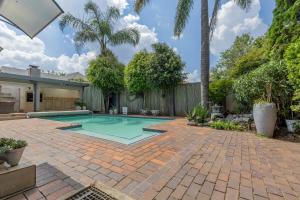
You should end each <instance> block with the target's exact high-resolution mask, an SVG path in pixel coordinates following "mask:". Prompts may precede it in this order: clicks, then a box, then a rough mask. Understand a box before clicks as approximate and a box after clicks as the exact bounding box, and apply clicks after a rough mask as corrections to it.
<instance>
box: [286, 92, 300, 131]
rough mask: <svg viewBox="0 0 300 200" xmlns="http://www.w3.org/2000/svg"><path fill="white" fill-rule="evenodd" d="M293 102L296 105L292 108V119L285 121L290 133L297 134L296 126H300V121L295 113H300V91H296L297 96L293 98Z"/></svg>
mask: <svg viewBox="0 0 300 200" xmlns="http://www.w3.org/2000/svg"><path fill="white" fill-rule="evenodd" d="M293 101H294V103H295V104H294V105H292V106H291V119H286V120H285V123H286V126H287V129H288V132H290V133H295V132H296V128H295V126H296V125H297V124H300V120H299V119H295V118H294V112H295V113H299V112H300V103H299V101H300V91H297V90H296V92H295V95H294V97H293Z"/></svg>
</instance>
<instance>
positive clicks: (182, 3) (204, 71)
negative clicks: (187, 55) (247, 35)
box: [135, 0, 252, 108]
mask: <svg viewBox="0 0 300 200" xmlns="http://www.w3.org/2000/svg"><path fill="white" fill-rule="evenodd" d="M234 1H235V2H236V3H237V4H238V5H239V6H240V7H241V8H243V9H246V8H248V7H249V6H250V3H251V1H252V0H234ZM149 2H150V0H135V11H136V12H137V13H139V12H140V11H141V10H142V8H143V7H144V6H145V5H146V4H148V3H149ZM193 4H194V0H178V4H177V10H176V17H175V27H174V35H175V36H177V37H179V36H180V35H181V33H182V31H183V29H184V28H185V25H186V23H187V21H188V18H189V15H190V12H191V9H192V8H193ZM220 5H221V0H215V3H214V8H213V13H212V16H211V20H210V21H209V15H208V0H201V104H202V105H203V106H204V107H205V108H208V87H209V43H210V38H211V37H212V35H213V30H214V28H215V25H216V22H217V14H218V11H219V8H220Z"/></svg>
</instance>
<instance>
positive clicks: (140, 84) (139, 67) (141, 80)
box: [125, 51, 153, 94]
mask: <svg viewBox="0 0 300 200" xmlns="http://www.w3.org/2000/svg"><path fill="white" fill-rule="evenodd" d="M152 57H153V55H152V54H150V53H148V52H147V51H140V52H138V53H136V54H135V55H134V56H133V58H132V60H131V61H130V62H129V63H128V65H127V67H126V68H125V85H126V86H127V88H128V90H129V91H130V92H131V93H133V94H140V93H143V92H145V91H147V90H149V89H150V88H151V86H150V83H149V80H148V76H147V73H148V70H149V67H150V66H151V59H152Z"/></svg>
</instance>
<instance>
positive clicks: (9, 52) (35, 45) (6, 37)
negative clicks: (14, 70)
mask: <svg viewBox="0 0 300 200" xmlns="http://www.w3.org/2000/svg"><path fill="white" fill-rule="evenodd" d="M58 2H59V4H60V6H61V7H62V8H63V9H64V11H65V12H71V13H72V14H74V15H77V16H82V14H83V5H84V3H85V2H86V1H85V0H80V1H71V0H64V1H63V0H59V1H58ZM97 3H98V4H99V7H100V8H101V9H105V8H106V7H107V6H116V7H118V8H119V9H121V11H122V12H123V11H124V10H125V9H126V8H127V6H128V2H127V0H99V1H97ZM139 20H140V18H139V16H137V15H132V14H128V15H126V16H123V17H122V18H121V19H120V21H119V22H118V24H116V28H119V29H121V28H137V29H138V30H139V31H140V34H141V38H140V43H139V44H138V45H137V46H135V47H133V46H130V45H121V46H118V47H113V48H112V49H113V51H114V52H115V54H116V55H117V56H118V57H119V59H120V61H121V62H124V63H127V62H128V61H129V60H130V59H131V57H132V55H133V54H134V53H135V52H137V51H139V50H142V49H150V47H151V44H152V43H155V42H157V41H158V39H157V34H156V32H155V29H150V28H149V27H147V26H146V25H143V24H140V23H138V21H139ZM50 26H53V24H52V25H50ZM48 30H49V29H48ZM55 34H64V33H61V32H58V33H55ZM73 36H74V34H72V33H68V34H65V35H64V39H63V41H62V42H63V43H64V45H66V44H69V45H72V44H73V43H74V41H73ZM55 42H57V43H59V41H55ZM60 45H61V44H60ZM0 46H2V47H3V48H4V50H3V51H2V52H1V53H0V66H1V65H6V66H13V67H19V68H27V66H28V65H29V64H34V65H38V66H41V68H42V69H43V70H55V71H64V72H68V73H69V72H75V71H79V72H81V73H84V71H85V69H86V67H87V65H88V61H89V60H91V59H93V58H95V57H96V54H97V52H98V50H99V47H98V45H97V44H92V45H88V50H89V51H88V53H84V54H81V55H78V54H73V55H72V56H66V55H60V56H57V57H53V56H49V55H47V54H46V53H45V52H46V51H45V48H47V47H46V45H45V43H44V42H43V41H42V40H40V39H39V38H38V37H36V38H34V39H33V40H31V39H30V38H28V37H27V36H25V35H17V34H16V32H15V31H13V30H11V29H10V28H9V27H8V26H7V25H6V24H4V23H2V22H0Z"/></svg>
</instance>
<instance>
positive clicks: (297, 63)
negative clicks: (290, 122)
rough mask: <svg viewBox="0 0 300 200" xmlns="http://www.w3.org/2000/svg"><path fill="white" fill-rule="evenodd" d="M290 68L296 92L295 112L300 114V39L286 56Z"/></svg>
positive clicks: (290, 77)
mask: <svg viewBox="0 0 300 200" xmlns="http://www.w3.org/2000/svg"><path fill="white" fill-rule="evenodd" d="M284 58H285V61H286V63H287V68H288V78H289V81H290V82H291V84H292V86H293V89H294V90H295V91H294V97H293V101H294V105H293V106H292V107H291V108H292V110H293V111H294V112H300V39H298V40H297V41H296V42H294V43H292V44H291V45H290V46H289V47H288V48H287V50H286V53H285V55H284Z"/></svg>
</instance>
